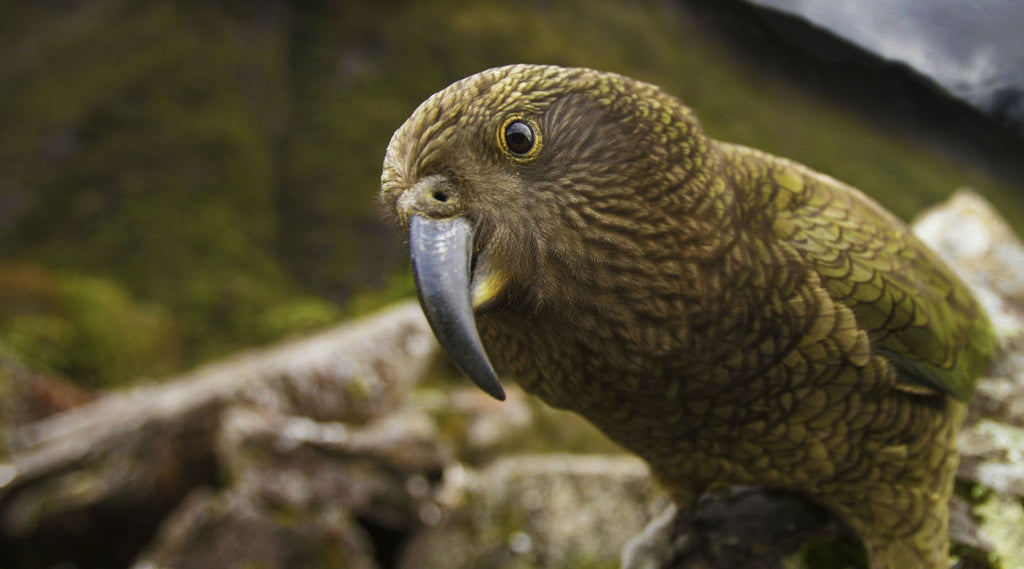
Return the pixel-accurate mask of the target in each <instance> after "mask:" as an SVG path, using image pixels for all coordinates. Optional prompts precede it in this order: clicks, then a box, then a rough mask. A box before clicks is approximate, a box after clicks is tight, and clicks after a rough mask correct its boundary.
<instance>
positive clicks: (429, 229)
mask: <svg viewBox="0 0 1024 569" xmlns="http://www.w3.org/2000/svg"><path fill="white" fill-rule="evenodd" d="M473 233H474V227H473V223H472V222H471V221H470V220H469V219H466V218H465V217H455V218H451V219H431V218H428V217H423V216H421V215H414V216H412V219H411V220H410V224H409V248H410V250H411V252H412V271H413V277H414V278H415V279H416V290H417V292H418V293H419V298H420V306H422V307H423V313H424V314H425V315H426V316H427V322H429V323H430V328H431V329H432V330H433V331H434V336H436V337H437V341H438V342H439V343H440V344H441V347H443V348H444V349H445V351H446V352H448V355H450V356H451V357H452V359H453V360H455V364H456V365H457V366H459V369H461V370H462V371H463V372H464V373H465V374H466V375H468V376H469V378H470V379H472V380H473V383H476V384H477V385H478V386H479V387H480V389H483V390H484V391H485V392H487V393H488V394H490V395H491V396H492V397H494V398H495V399H498V400H499V401H504V400H505V390H503V389H502V388H501V384H500V383H499V382H498V376H497V374H495V373H494V368H493V367H492V366H491V362H490V360H489V359H487V353H486V352H485V351H484V347H483V344H482V343H481V342H480V335H479V333H478V332H477V330H476V320H475V319H474V317H473V301H472V293H471V288H470V284H471V283H470V269H471V267H470V263H471V261H472V254H473Z"/></svg>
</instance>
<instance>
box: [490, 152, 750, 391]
mask: <svg viewBox="0 0 1024 569" xmlns="http://www.w3.org/2000/svg"><path fill="white" fill-rule="evenodd" d="M726 159H727V156H720V155H718V151H717V148H715V147H714V146H709V147H708V152H707V154H706V156H703V157H702V163H703V164H704V168H703V169H702V171H700V172H697V173H696V174H695V175H694V176H691V177H690V178H688V179H686V180H684V181H683V182H682V183H681V185H680V186H679V187H676V188H667V189H666V191H665V192H664V193H663V203H660V204H659V205H658V207H656V208H651V209H650V210H648V211H650V212H652V213H651V214H650V215H651V217H650V218H649V219H646V220H644V223H640V224H637V225H634V226H633V227H632V228H631V229H632V232H633V235H635V236H636V237H633V238H632V240H631V241H629V242H626V241H622V242H621V243H619V242H616V241H614V240H612V239H611V238H610V237H605V241H603V242H602V244H603V246H605V247H608V249H607V251H608V253H609V254H608V255H607V256H602V255H601V254H600V253H601V252H598V253H595V254H594V256H593V258H592V262H591V264H590V265H589V270H585V271H579V270H577V271H567V270H563V269H561V268H559V267H558V266H557V264H556V265H555V266H553V267H551V268H549V269H548V270H546V271H545V276H546V278H548V279H549V280H550V279H557V280H558V281H559V284H558V286H557V287H553V288H555V289H557V290H560V291H562V292H561V294H559V295H557V296H554V295H553V296H550V297H548V298H545V299H544V300H543V301H541V302H540V303H538V304H533V305H530V306H529V307H528V308H525V309H524V307H523V306H522V305H516V304H510V305H506V306H502V307H498V308H496V309H495V310H493V311H492V312H490V313H488V314H485V315H482V316H481V318H480V328H481V334H482V335H483V336H484V340H485V343H486V344H487V345H488V352H489V353H491V355H492V357H493V358H494V359H495V360H496V361H497V362H498V363H499V365H501V364H504V367H506V368H507V369H508V370H509V371H511V372H512V373H513V374H515V375H516V376H517V378H518V379H519V381H520V383H522V384H523V385H524V387H526V388H527V390H529V391H534V392H538V393H539V394H540V395H541V396H542V397H544V398H545V399H546V400H548V402H549V403H551V404H553V405H556V406H569V407H578V406H579V405H580V398H581V397H586V394H587V393H590V392H591V390H590V389H589V388H588V386H587V385H586V384H587V383H588V382H591V381H593V380H594V379H593V378H595V377H600V378H611V379H610V380H611V381H613V382H614V381H619V380H618V379H616V378H630V379H631V380H636V381H640V382H646V381H650V382H652V385H657V383H658V382H661V381H662V378H663V377H666V376H674V377H678V376H679V374H680V373H681V371H680V370H686V369H687V368H691V367H694V368H695V367H697V366H704V365H706V364H707V360H708V358H710V357H716V358H720V357H725V356H723V355H722V354H721V353H720V352H722V350H723V349H724V348H723V347H725V346H728V345H731V343H726V342H724V341H723V340H724V339H725V338H728V337H730V336H732V337H734V336H735V330H731V329H729V328H728V327H727V326H724V325H723V322H722V318H721V316H722V314H726V313H735V311H736V306H735V304H736V303H737V302H738V301H745V300H746V299H740V298H738V297H737V296H736V295H735V294H734V293H733V285H734V284H735V283H736V282H737V281H738V280H741V279H743V278H746V275H744V274H743V273H744V271H745V270H746V268H747V266H748V265H749V258H750V256H751V255H753V254H756V253H755V252H753V251H752V249H754V247H755V245H753V244H751V243H749V242H748V241H746V240H744V239H742V238H741V235H742V234H743V233H744V231H739V229H740V228H741V227H742V223H743V220H742V217H743V216H744V215H746V213H745V205H744V204H743V203H741V200H740V196H737V194H736V193H735V190H734V188H733V185H734V184H733V181H731V180H730V179H729V178H728V177H727V176H725V175H724V174H723V172H725V171H727V170H728V169H729V165H728V164H726V163H725V160H726ZM609 234H610V233H606V235H609ZM616 246H621V247H623V248H626V247H634V248H635V249H636V250H634V251H625V250H624V251H616V250H615V248H614V247H616ZM556 263H557V260H556ZM741 312H742V311H741ZM737 325H739V324H737ZM573 387H576V388H575V389H574V388H573ZM604 387H605V388H606V389H607V388H611V389H613V390H615V389H618V388H619V387H625V385H624V384H623V385H619V386H604ZM635 387H637V386H632V388H635ZM549 388H550V389H549ZM563 399H565V400H564V401H563ZM595 404H596V403H595Z"/></svg>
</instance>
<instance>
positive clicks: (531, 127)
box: [498, 115, 542, 162]
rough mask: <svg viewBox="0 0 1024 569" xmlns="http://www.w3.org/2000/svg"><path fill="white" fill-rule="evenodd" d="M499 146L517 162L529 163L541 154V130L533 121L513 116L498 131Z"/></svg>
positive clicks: (520, 116)
mask: <svg viewBox="0 0 1024 569" xmlns="http://www.w3.org/2000/svg"><path fill="white" fill-rule="evenodd" d="M498 144H499V145H500V146H501V149H502V150H503V151H504V152H505V154H507V155H508V156H509V157H510V158H512V159H513V160H515V161H516V162H529V161H530V160H533V159H534V158H536V157H537V155H538V154H539V153H540V149H541V146H542V141H541V136H540V129H539V128H537V123H536V122H534V121H533V120H532V119H530V118H527V117H525V116H523V115H512V116H510V117H508V118H507V119H505V122H504V123H502V125H501V128H499V129H498Z"/></svg>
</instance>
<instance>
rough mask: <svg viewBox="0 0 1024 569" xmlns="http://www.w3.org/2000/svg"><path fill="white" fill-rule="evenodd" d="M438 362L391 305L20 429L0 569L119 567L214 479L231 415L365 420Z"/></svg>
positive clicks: (0, 538)
mask: <svg viewBox="0 0 1024 569" xmlns="http://www.w3.org/2000/svg"><path fill="white" fill-rule="evenodd" d="M435 352H436V348H435V344H434V340H433V336H432V335H431V333H430V331H429V328H428V327H427V324H426V322H425V320H424V319H423V316H422V313H421V312H420V310H419V307H418V306H416V305H415V303H402V304H399V305H396V306H394V307H392V308H390V309H388V310H385V311H382V312H380V313H378V314H376V315H374V316H371V317H368V318H366V319H362V320H358V321H354V322H350V323H348V324H345V325H342V326H339V327H337V328H335V329H332V330H328V331H325V332H322V333H320V334H317V335H314V336H311V337H309V338H305V339H301V340H297V341H294V342H291V343H288V344H286V345H283V346H278V347H274V348H270V349H266V350H261V351H255V352H251V353H247V354H243V355H241V356H238V357H235V358H232V359H231V360H228V361H226V362H222V363H218V364H214V365H210V366H207V367H204V368H201V369H199V370H197V371H195V372H192V373H190V374H187V375H184V376H181V377H177V378H170V379H168V380H167V381H166V382H165V383H162V384H160V385H155V386H142V387H138V388H134V389H131V390H127V391H122V392H115V393H112V394H110V395H108V396H106V397H103V398H102V399H99V400H97V401H95V402H94V403H91V404H89V405H85V406H82V407H79V408H76V409H74V410H72V411H69V412H67V413H63V414H61V415H58V416H55V417H53V418H51V419H47V420H45V421H42V422H39V423H34V424H32V425H29V426H27V427H24V428H22V429H19V430H17V431H16V432H15V434H14V437H13V442H12V447H13V450H14V451H15V452H14V454H13V455H12V456H11V459H10V462H9V463H8V464H3V465H0V566H4V567H13V566H21V567H26V566H28V567H35V566H45V565H47V564H51V563H58V562H61V561H71V562H74V563H75V564H76V565H78V566H79V567H109V566H114V565H118V564H124V563H126V562H127V561H129V560H130V559H131V558H132V557H133V556H134V555H135V553H136V552H137V551H138V549H139V548H140V547H141V546H142V545H143V544H144V543H145V542H146V541H147V540H148V539H149V538H150V537H151V535H152V534H153V532H154V531H155V530H156V528H157V527H158V525H159V524H160V521H161V519H162V518H163V516H165V515H166V514H167V513H168V512H169V511H170V510H171V509H172V508H174V506H175V505H176V504H177V503H178V502H179V501H180V500H181V499H182V498H183V497H184V496H185V495H186V494H187V493H188V492H189V491H190V490H191V489H192V488H195V487H197V486H200V485H204V484H215V483H216V482H217V481H218V471H219V469H220V468H221V465H220V464H219V463H218V461H217V457H216V456H215V454H214V441H215V435H216V433H217V429H218V425H219V424H220V420H221V414H222V412H223V411H224V409H225V408H227V407H228V406H229V405H233V404H237V403H240V402H245V403H247V404H249V405H251V406H253V407H254V408H260V409H263V410H265V411H269V412H276V413H279V414H292V415H303V416H306V417H310V418H313V419H318V420H343V421H348V422H351V423H354V424H360V423H367V422H369V421H371V420H373V419H374V418H377V417H382V416H384V415H386V414H388V413H390V412H392V411H394V410H395V409H397V408H398V407H399V406H400V404H401V403H402V401H403V394H404V393H405V392H407V391H408V390H409V388H410V386H411V385H412V384H413V383H415V382H416V381H417V380H418V379H419V377H420V376H421V375H422V374H423V372H424V371H425V370H426V368H427V366H428V365H429V363H430V362H431V361H432V359H433V357H434V354H435ZM112 535H116V536H117V539H116V540H115V542H113V543H112V542H111V541H110V539H111V538H110V536H112Z"/></svg>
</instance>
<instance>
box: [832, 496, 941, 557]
mask: <svg viewBox="0 0 1024 569" xmlns="http://www.w3.org/2000/svg"><path fill="white" fill-rule="evenodd" d="M844 498H847V499H849V502H847V500H846V499H844V502H847V503H845V504H842V505H838V507H836V509H837V511H839V513H840V515H841V516H842V517H843V519H845V520H846V521H847V523H849V525H850V526H851V527H852V528H853V529H854V531H856V532H857V534H859V536H860V538H861V541H862V542H863V543H864V548H865V550H866V551H867V554H868V559H869V561H870V567H871V569H903V568H904V567H914V568H916V569H948V567H949V553H948V552H949V537H948V535H949V533H948V532H949V497H948V495H945V494H944V493H933V492H928V491H926V490H923V489H921V488H908V487H892V486H889V487H880V486H874V487H871V488H856V489H854V488H850V489H847V490H846V492H845V493H844ZM858 498H859V499H858Z"/></svg>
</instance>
